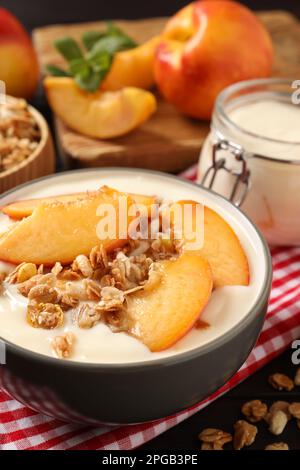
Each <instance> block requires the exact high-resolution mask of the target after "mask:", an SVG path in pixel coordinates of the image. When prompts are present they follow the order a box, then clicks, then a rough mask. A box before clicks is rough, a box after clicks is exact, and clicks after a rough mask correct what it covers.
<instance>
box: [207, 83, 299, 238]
mask: <svg viewBox="0 0 300 470" xmlns="http://www.w3.org/2000/svg"><path fill="white" fill-rule="evenodd" d="M292 83H293V82H292V80H287V79H259V80H249V81H245V82H240V83H237V84H235V85H231V86H229V87H228V88H226V89H225V90H224V91H223V92H222V93H221V94H220V95H219V97H218V98H217V101H216V105H215V109H214V113H213V117H212V123H211V132H210V134H209V136H208V137H207V139H206V141H205V143H204V146H203V149H202V152H201V156H200V161H199V171H198V181H199V183H201V184H202V185H204V186H206V187H209V188H210V189H213V190H214V191H216V192H217V193H219V194H222V195H223V196H225V197H226V198H228V199H230V200H231V201H232V202H233V203H234V204H235V205H237V206H241V208H242V209H243V210H244V211H245V212H246V213H247V215H248V216H249V217H250V218H251V219H252V220H253V221H254V222H255V223H256V224H257V225H258V227H259V228H260V229H261V230H262V231H263V233H264V235H265V236H266V238H267V240H268V241H269V243H271V244H277V245H298V244H300V106H297V105H296V104H293V100H292V97H293V93H295V89H294V88H293V87H292Z"/></svg>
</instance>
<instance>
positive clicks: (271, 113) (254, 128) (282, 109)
mask: <svg viewBox="0 0 300 470" xmlns="http://www.w3.org/2000/svg"><path fill="white" fill-rule="evenodd" d="M228 115H229V118H230V119H231V121H232V122H234V123H235V124H237V125H238V126H239V127H240V128H242V129H244V130H245V131H247V132H251V133H253V134H256V135H257V136H261V137H262V140H260V141H259V143H257V142H256V141H255V140H253V139H251V138H249V137H248V138H247V136H246V135H243V136H242V137H241V136H240V135H239V137H237V139H238V143H239V144H240V145H242V146H243V147H244V148H245V149H246V150H247V151H248V152H253V153H259V154H260V155H266V156H269V157H273V158H280V159H283V160H300V145H296V146H295V145H293V144H292V143H293V142H294V143H295V142H298V143H300V106H296V105H293V104H288V103H283V102H280V101H275V100H259V101H254V102H252V103H251V102H250V103H247V104H244V105H243V106H239V107H236V108H235V109H232V110H229V111H228ZM266 138H267V139H275V140H280V141H283V142H285V144H284V150H283V149H282V148H278V144H273V143H272V142H270V141H268V140H267V139H266Z"/></svg>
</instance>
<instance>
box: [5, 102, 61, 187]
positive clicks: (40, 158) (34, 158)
mask: <svg viewBox="0 0 300 470" xmlns="http://www.w3.org/2000/svg"><path fill="white" fill-rule="evenodd" d="M6 99H9V100H13V99H15V98H12V97H10V96H7V97H6ZM28 109H29V111H30V113H31V114H32V115H33V117H34V119H35V121H36V122H37V124H38V126H39V129H40V132H41V141H40V143H39V144H38V146H37V148H36V149H35V150H34V152H33V153H32V154H31V155H30V156H29V157H28V158H26V159H25V160H23V161H22V162H20V163H19V164H17V165H15V166H14V167H12V168H10V169H9V170H6V171H3V172H0V194H2V193H3V192H4V191H7V190H8V189H11V188H14V187H15V186H17V185H19V184H21V183H26V182H27V181H30V180H33V179H35V178H39V177H40V176H45V175H49V174H51V173H53V172H54V169H55V152H54V146H53V141H52V136H51V132H50V130H49V127H48V124H47V122H46V120H45V119H44V117H43V116H42V115H41V113H39V112H38V111H37V110H36V109H35V108H33V107H32V106H29V107H28Z"/></svg>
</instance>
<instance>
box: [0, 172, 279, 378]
mask: <svg viewBox="0 0 300 470" xmlns="http://www.w3.org/2000/svg"><path fill="white" fill-rule="evenodd" d="M107 171H109V172H113V173H115V172H120V171H122V173H128V172H129V173H139V174H141V173H146V174H152V175H157V176H160V177H163V178H165V179H169V180H177V181H178V182H179V183H180V184H183V185H185V186H192V187H194V188H195V187H196V188H199V189H201V190H202V191H204V192H206V193H208V194H210V195H212V196H213V198H214V199H215V201H216V202H218V200H221V201H222V202H223V204H224V203H225V206H227V207H230V208H231V209H232V208H234V209H233V210H235V211H237V213H238V214H239V217H241V218H242V219H244V220H245V221H246V222H247V223H248V224H250V225H251V226H252V229H253V230H254V231H255V232H256V234H257V236H258V239H259V241H260V243H261V245H262V249H263V253H264V259H265V265H266V270H265V277H264V280H263V282H262V285H261V290H260V295H258V297H257V299H256V301H255V303H254V304H253V306H252V308H251V309H250V310H249V311H248V313H247V314H246V315H245V316H244V317H243V318H242V319H241V320H240V321H239V322H238V323H237V324H236V325H235V326H234V327H233V328H231V329H230V330H228V331H227V332H225V333H223V334H222V335H221V336H219V337H217V338H215V339H214V340H212V341H210V342H209V343H207V344H204V345H200V346H199V347H196V348H193V349H191V350H188V351H185V352H182V353H179V354H175V355H172V356H167V357H163V358H157V359H152V360H148V361H138V362H126V363H94V362H79V361H72V360H67V361H66V360H65V361H63V360H61V359H59V358H55V357H52V356H47V355H45V354H41V353H38V352H35V351H31V350H29V349H26V348H24V347H22V346H18V345H17V344H15V343H13V342H11V341H9V340H6V339H5V338H2V337H1V333H0V340H1V341H2V342H3V343H4V344H5V345H6V347H8V349H11V350H12V351H14V352H17V353H21V354H22V355H23V356H26V357H27V358H29V359H32V360H34V361H38V362H45V363H47V364H49V365H52V366H54V367H55V366H56V367H62V368H67V369H80V370H83V369H85V370H89V371H101V370H102V371H108V370H111V371H118V370H119V371H124V370H137V369H138V370H141V369H145V368H147V369H153V368H157V367H164V366H170V365H174V364H176V363H181V362H185V361H189V360H192V359H195V358H196V357H197V356H201V355H203V354H207V353H209V352H210V351H211V350H213V349H216V348H219V347H221V346H222V345H223V344H224V343H226V342H229V341H230V340H231V339H232V338H233V337H235V336H236V335H238V334H240V333H241V331H242V330H243V329H244V328H247V326H248V324H249V323H250V322H251V321H252V319H253V317H255V316H257V315H262V312H261V310H262V309H263V308H264V307H265V305H266V302H267V301H268V298H269V295H270V291H271V284H272V259H271V254H270V250H269V247H268V245H267V242H266V240H265V239H264V237H263V236H262V234H261V232H260V231H259V229H258V228H257V227H256V226H255V225H254V224H253V222H252V221H251V220H250V219H249V217H248V216H246V214H244V212H243V211H242V210H241V209H239V208H238V207H236V206H235V205H234V204H232V203H231V202H230V201H229V200H228V199H226V198H225V197H223V196H221V195H219V194H217V193H216V192H215V191H212V190H209V189H207V188H205V187H203V186H201V185H200V184H199V183H196V182H193V181H190V180H187V179H184V178H181V177H178V176H175V175H170V174H168V173H164V172H161V171H155V170H145V169H142V168H118V167H105V168H97V167H96V168H93V167H91V168H85V169H79V170H71V171H63V172H59V173H54V174H52V175H47V176H43V177H41V178H36V179H34V180H31V181H28V182H26V183H23V184H21V185H18V186H16V187H15V188H13V189H10V190H8V191H6V192H5V193H3V194H1V195H0V201H1V200H2V199H3V198H5V197H7V196H8V195H10V194H12V193H14V192H15V191H18V190H20V189H23V188H25V187H27V186H29V185H31V184H34V183H38V182H42V181H45V180H48V179H53V178H56V177H58V176H64V175H70V174H78V173H91V172H98V173H102V172H107Z"/></svg>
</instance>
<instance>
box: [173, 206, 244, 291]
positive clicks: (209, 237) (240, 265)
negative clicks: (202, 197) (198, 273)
mask: <svg viewBox="0 0 300 470" xmlns="http://www.w3.org/2000/svg"><path fill="white" fill-rule="evenodd" d="M175 204H180V205H182V206H183V205H184V204H191V205H192V206H193V207H192V211H193V214H195V211H196V206H197V202H195V201H178V202H177V203H175ZM171 208H172V206H171ZM172 217H174V214H173V213H172V211H171V223H172ZM183 220H184V219H183ZM192 241H193V240H189V242H192ZM196 251H197V252H198V253H199V254H200V255H201V256H203V257H204V258H205V259H206V260H207V261H208V262H209V264H210V266H211V269H212V273H213V280H214V287H222V286H227V285H242V286H247V285H248V284H249V264H248V260H247V256H246V254H245V252H244V250H243V247H242V245H241V243H240V241H239V239H238V237H237V236H236V234H235V233H234V231H233V230H232V228H231V227H230V226H229V224H228V223H227V222H226V221H225V220H224V219H223V218H222V217H221V216H220V215H219V214H217V213H216V212H215V211H213V210H212V209H210V208H209V207H204V243H203V246H202V248H201V249H199V250H196Z"/></svg>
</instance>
